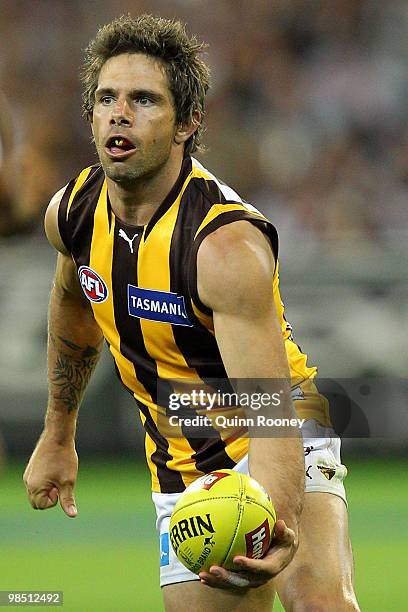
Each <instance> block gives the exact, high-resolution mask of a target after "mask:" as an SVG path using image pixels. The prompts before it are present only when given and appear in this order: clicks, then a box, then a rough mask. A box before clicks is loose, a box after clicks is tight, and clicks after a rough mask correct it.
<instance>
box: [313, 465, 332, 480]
mask: <svg viewBox="0 0 408 612" xmlns="http://www.w3.org/2000/svg"><path fill="white" fill-rule="evenodd" d="M317 469H318V470H320V471H321V473H322V474H323V476H324V477H325V478H327V480H331V479H332V478H333V476H335V475H336V470H335V469H334V468H331V467H326V466H324V465H318V466H317Z"/></svg>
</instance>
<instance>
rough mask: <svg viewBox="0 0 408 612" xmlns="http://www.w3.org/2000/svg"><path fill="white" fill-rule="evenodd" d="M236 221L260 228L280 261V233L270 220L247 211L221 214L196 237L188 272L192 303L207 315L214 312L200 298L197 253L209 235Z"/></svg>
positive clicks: (276, 258) (276, 259) (275, 256)
mask: <svg viewBox="0 0 408 612" xmlns="http://www.w3.org/2000/svg"><path fill="white" fill-rule="evenodd" d="M234 221H249V222H250V223H252V224H253V225H255V226H256V227H258V228H259V229H260V230H261V231H262V232H263V233H264V234H265V235H266V236H267V237H268V238H269V240H270V242H271V248H272V252H273V255H274V258H275V261H276V262H277V261H278V248H279V241H278V232H277V230H276V228H275V227H274V226H273V225H272V223H270V222H269V221H268V220H263V219H261V218H259V219H258V218H257V217H256V216H255V215H252V214H251V213H249V212H247V211H245V210H232V211H227V212H225V213H221V214H220V215H218V216H217V217H215V219H213V220H212V221H210V222H209V223H208V224H207V225H206V226H205V227H203V229H202V230H201V231H200V233H199V234H198V235H197V236H196V238H195V240H194V242H193V246H192V250H191V254H190V265H189V272H188V284H189V292H190V297H191V299H192V301H193V302H194V304H195V306H196V307H197V308H198V309H199V310H200V311H201V312H202V313H204V314H205V315H207V316H208V315H209V316H211V315H212V310H211V309H210V308H208V306H206V305H205V304H203V303H202V301H201V300H200V297H199V295H198V289H197V253H198V249H199V247H200V245H201V243H202V241H203V240H204V238H206V237H207V236H208V235H209V234H211V233H212V232H214V231H215V230H216V229H218V228H220V227H222V226H223V225H228V224H229V223H233V222H234Z"/></svg>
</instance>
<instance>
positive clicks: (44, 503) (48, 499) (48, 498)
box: [29, 489, 58, 510]
mask: <svg viewBox="0 0 408 612" xmlns="http://www.w3.org/2000/svg"><path fill="white" fill-rule="evenodd" d="M29 500H30V503H31V505H32V507H33V508H34V509H35V510H47V509H48V508H53V507H54V506H55V505H56V503H57V501H58V490H57V489H51V490H50V491H40V492H38V493H35V494H31V495H29Z"/></svg>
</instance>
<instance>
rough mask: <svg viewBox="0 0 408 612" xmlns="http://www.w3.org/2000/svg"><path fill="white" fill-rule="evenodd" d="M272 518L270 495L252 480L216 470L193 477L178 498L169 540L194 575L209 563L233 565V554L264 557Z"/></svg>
mask: <svg viewBox="0 0 408 612" xmlns="http://www.w3.org/2000/svg"><path fill="white" fill-rule="evenodd" d="M275 522H276V513H275V509H274V507H273V504H272V502H271V499H270V497H269V495H268V494H267V492H266V491H265V489H264V488H263V487H262V486H261V485H260V484H259V483H258V482H257V481H256V480H255V479H254V478H251V477H250V476H247V475H246V474H240V473H239V472H235V471H234V470H217V471H214V472H210V473H209V474H205V476H201V477H200V478H198V479H197V480H195V481H194V482H193V483H192V484H191V485H190V486H189V487H188V488H187V489H186V490H185V491H184V493H183V494H182V495H181V496H180V498H179V500H178V502H177V503H176V505H175V507H174V510H173V514H172V515H171V519H170V541H171V544H172V546H173V549H174V552H175V553H176V555H177V557H178V558H179V559H180V561H181V562H182V563H183V564H184V565H185V566H186V567H187V568H188V569H189V570H190V571H191V572H194V573H195V574H198V573H199V572H201V571H202V570H204V571H208V570H209V569H210V567H211V566H212V565H220V566H222V567H225V568H226V569H237V567H236V566H234V564H233V558H234V557H235V556H236V555H244V556H245V557H250V558H252V559H259V558H261V557H263V555H264V554H265V553H266V551H267V550H268V548H269V546H270V544H271V540H272V535H273V530H274V527H275Z"/></svg>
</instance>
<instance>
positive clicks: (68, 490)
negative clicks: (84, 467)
mask: <svg viewBox="0 0 408 612" xmlns="http://www.w3.org/2000/svg"><path fill="white" fill-rule="evenodd" d="M59 498H60V504H61V508H62V509H63V510H64V512H65V514H66V515H67V516H69V517H70V518H75V517H76V515H77V514H78V510H77V507H76V503H75V497H74V491H73V487H72V485H64V486H61V487H60V489H59Z"/></svg>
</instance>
